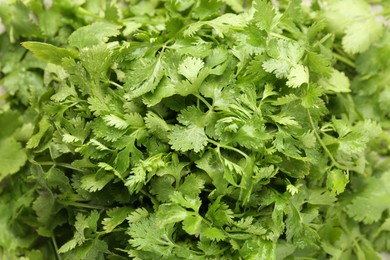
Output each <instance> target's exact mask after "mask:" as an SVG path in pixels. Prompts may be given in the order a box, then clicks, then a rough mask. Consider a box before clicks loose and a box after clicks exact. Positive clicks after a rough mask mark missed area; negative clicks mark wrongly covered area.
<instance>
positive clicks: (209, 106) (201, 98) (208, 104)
mask: <svg viewBox="0 0 390 260" xmlns="http://www.w3.org/2000/svg"><path fill="white" fill-rule="evenodd" d="M195 96H196V97H197V98H198V99H199V100H200V101H202V102H203V103H204V104H205V105H206V106H207V108H208V109H209V110H212V109H213V106H212V105H210V103H209V102H208V101H207V100H206V99H205V98H204V97H202V96H201V95H200V94H195Z"/></svg>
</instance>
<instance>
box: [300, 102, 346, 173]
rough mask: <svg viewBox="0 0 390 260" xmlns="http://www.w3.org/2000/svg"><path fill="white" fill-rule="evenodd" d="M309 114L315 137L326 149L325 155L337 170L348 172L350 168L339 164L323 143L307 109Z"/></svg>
mask: <svg viewBox="0 0 390 260" xmlns="http://www.w3.org/2000/svg"><path fill="white" fill-rule="evenodd" d="M307 114H308V116H309V121H310V125H311V128H312V129H313V131H314V135H315V136H316V138H317V141H318V142H319V143H320V145H321V146H322V148H323V149H324V151H325V153H326V154H327V155H328V157H329V159H330V160H331V161H332V164H333V165H334V166H336V167H337V168H339V169H341V170H345V171H348V170H349V168H348V167H346V166H344V165H341V164H339V163H338V162H337V161H336V159H335V158H334V157H333V155H332V154H331V152H330V151H329V150H328V148H327V147H326V145H325V144H324V142H323V141H322V139H321V137H320V135H319V134H318V132H317V128H316V127H315V125H314V122H313V118H312V117H311V114H310V111H309V109H307Z"/></svg>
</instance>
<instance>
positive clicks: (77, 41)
mask: <svg viewBox="0 0 390 260" xmlns="http://www.w3.org/2000/svg"><path fill="white" fill-rule="evenodd" d="M120 28H121V26H118V25H115V24H112V23H107V22H95V23H93V24H90V25H87V26H84V27H81V28H79V29H77V30H76V31H74V32H73V33H72V34H71V35H70V36H69V44H70V45H71V46H74V47H77V48H79V49H83V48H86V47H92V46H94V45H98V44H101V43H105V42H107V41H108V40H109V37H112V36H116V35H118V34H119V29H120Z"/></svg>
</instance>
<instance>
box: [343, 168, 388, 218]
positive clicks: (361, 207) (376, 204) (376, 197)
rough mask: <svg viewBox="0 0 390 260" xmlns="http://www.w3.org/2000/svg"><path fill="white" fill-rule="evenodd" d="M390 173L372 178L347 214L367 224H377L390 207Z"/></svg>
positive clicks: (349, 207) (347, 209)
mask: <svg viewBox="0 0 390 260" xmlns="http://www.w3.org/2000/svg"><path fill="white" fill-rule="evenodd" d="M389 191H390V173H389V172H385V173H384V174H382V176H380V177H379V178H375V177H374V178H370V179H369V181H368V183H367V186H366V187H365V188H364V189H363V190H362V191H361V193H359V194H358V195H357V196H356V197H355V198H353V199H352V202H351V203H350V204H349V205H347V207H346V212H347V214H348V215H349V216H350V217H351V218H353V219H355V220H356V221H362V222H363V223H365V224H370V223H373V222H377V221H378V220H379V219H380V218H381V215H382V213H383V212H384V211H385V210H387V209H389V205H390V193H389Z"/></svg>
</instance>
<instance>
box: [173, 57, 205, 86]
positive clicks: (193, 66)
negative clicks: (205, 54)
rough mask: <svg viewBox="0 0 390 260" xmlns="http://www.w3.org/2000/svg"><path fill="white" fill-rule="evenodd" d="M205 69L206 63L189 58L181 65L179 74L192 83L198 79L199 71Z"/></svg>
mask: <svg viewBox="0 0 390 260" xmlns="http://www.w3.org/2000/svg"><path fill="white" fill-rule="evenodd" d="M203 67H204V62H203V61H202V60H201V59H199V58H195V57H187V58H186V59H185V60H183V62H182V63H180V65H179V70H178V72H179V73H180V74H181V75H183V76H184V77H186V78H187V79H188V80H189V81H190V82H191V83H193V82H194V81H195V79H196V78H197V77H198V73H199V71H200V70H201V69H202V68H203Z"/></svg>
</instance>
